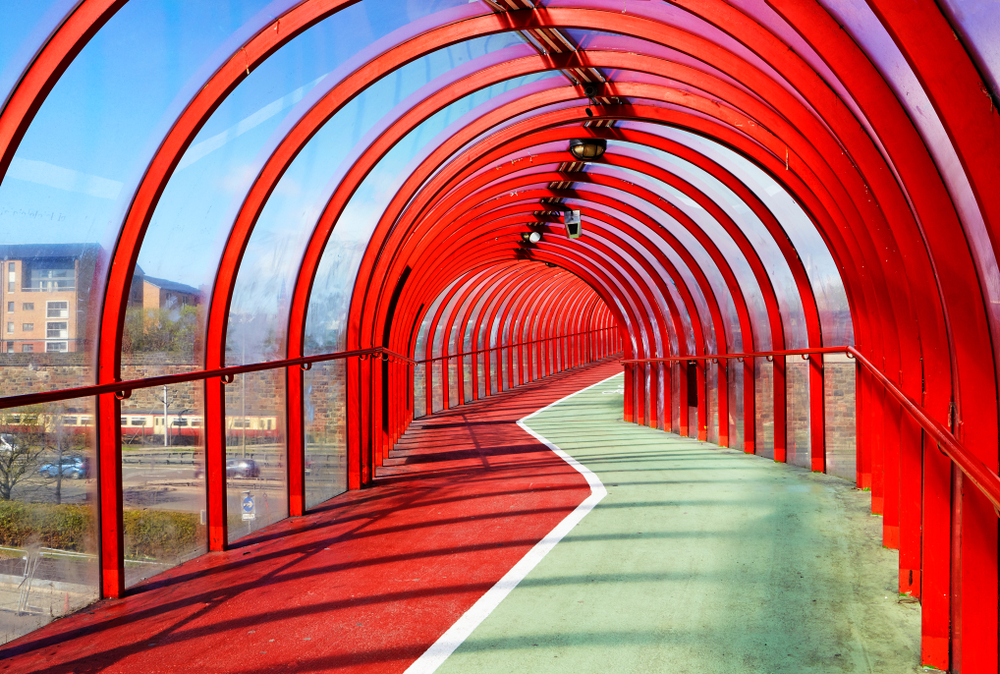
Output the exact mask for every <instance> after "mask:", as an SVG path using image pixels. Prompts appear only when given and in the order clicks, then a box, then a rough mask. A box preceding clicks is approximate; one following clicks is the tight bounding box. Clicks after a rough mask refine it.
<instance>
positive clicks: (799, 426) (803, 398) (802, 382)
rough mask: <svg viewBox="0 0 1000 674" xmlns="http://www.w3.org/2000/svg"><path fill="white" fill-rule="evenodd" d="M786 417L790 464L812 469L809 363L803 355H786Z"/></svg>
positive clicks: (786, 441)
mask: <svg viewBox="0 0 1000 674" xmlns="http://www.w3.org/2000/svg"><path fill="white" fill-rule="evenodd" d="M785 385H786V388H785V390H786V391H787V410H788V412H787V416H786V423H787V426H786V433H785V437H786V439H785V443H786V445H785V446H786V447H787V450H788V454H787V457H786V460H787V462H788V463H791V464H794V465H796V466H802V467H803V468H812V454H811V451H810V443H809V362H808V361H805V360H802V358H801V357H800V356H788V357H786V358H785Z"/></svg>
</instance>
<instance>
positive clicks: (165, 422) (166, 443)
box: [163, 385, 170, 447]
mask: <svg viewBox="0 0 1000 674" xmlns="http://www.w3.org/2000/svg"><path fill="white" fill-rule="evenodd" d="M169 432H170V424H169V423H168V420H167V387H166V385H164V386H163V446H164V447H169V446H170V436H169V435H167V434H168V433H169Z"/></svg>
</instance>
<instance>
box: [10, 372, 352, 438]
mask: <svg viewBox="0 0 1000 674" xmlns="http://www.w3.org/2000/svg"><path fill="white" fill-rule="evenodd" d="M85 357H86V356H85V354H82V353H65V354H55V353H52V354H44V353H34V354H32V353H27V354H20V353H16V354H2V355H0V391H2V395H4V396H12V395H22V394H27V393H38V392H43V391H51V390H54V389H60V388H73V387H78V386H86V385H88V384H92V383H93V381H94V376H93V371H94V370H93V367H92V366H90V365H89V364H86V362H85ZM200 369H201V366H200V365H198V364H194V363H191V362H189V361H185V360H179V359H176V358H173V357H172V356H171V355H170V354H162V353H146V354H134V355H132V356H131V357H130V358H129V360H128V361H127V362H124V363H122V379H123V380H132V379H143V378H146V377H155V376H161V375H169V374H181V373H185V372H192V371H196V370H200ZM343 371H344V366H343V364H340V363H319V364H316V365H315V366H314V367H313V369H312V370H310V371H309V373H308V374H307V375H306V382H307V389H308V386H310V385H311V386H312V393H311V394H310V395H309V398H308V402H307V408H308V410H307V411H308V414H307V431H306V432H307V433H312V434H316V435H318V436H321V437H322V438H323V442H326V443H337V442H342V441H343V440H344V428H343V427H344V409H345V399H344V381H343ZM203 390H204V384H203V382H202V381H191V382H182V383H179V384H171V385H170V386H168V387H167V401H168V413H169V414H177V413H180V412H183V411H185V410H187V411H186V412H185V416H203V411H202V400H203V397H204V395H203ZM244 396H245V410H246V414H247V416H274V417H277V418H278V427H279V428H283V427H284V409H285V375H284V370H283V369H275V370H265V371H262V372H251V373H247V374H245V375H237V376H236V378H235V381H233V383H231V384H228V385H227V386H226V409H227V411H228V413H229V414H230V415H231V416H240V415H242V414H243V410H244ZM92 404H93V401H92V398H82V399H76V400H69V401H67V402H66V403H65V405H66V409H67V410H68V411H73V412H78V413H88V412H91V411H92V409H93V408H92ZM162 411H163V387H162V386H157V387H153V388H142V389H135V390H133V391H132V395H131V397H129V398H127V399H125V400H123V401H122V412H123V413H124V414H128V413H129V412H154V413H162Z"/></svg>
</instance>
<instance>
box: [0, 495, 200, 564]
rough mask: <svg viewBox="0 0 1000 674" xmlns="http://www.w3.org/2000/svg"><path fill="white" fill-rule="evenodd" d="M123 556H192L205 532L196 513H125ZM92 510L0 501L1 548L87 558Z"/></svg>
mask: <svg viewBox="0 0 1000 674" xmlns="http://www.w3.org/2000/svg"><path fill="white" fill-rule="evenodd" d="M123 519H124V524H125V556H126V557H129V558H144V559H164V560H166V559H171V558H175V557H179V556H182V555H186V554H187V553H190V552H192V551H194V550H197V549H198V548H199V547H200V546H201V545H202V541H204V539H205V527H204V526H202V525H201V523H200V521H199V520H200V517H199V515H198V514H197V513H182V512H172V511H167V510H126V511H125V513H124V516H123ZM94 524H95V523H94V512H93V509H92V508H90V507H89V506H85V505H70V504H64V505H54V504H43V503H23V502H20V501H0V545H2V546H8V547H16V548H21V547H24V546H25V545H28V544H29V543H34V544H36V545H41V546H43V547H47V548H56V549H59V550H72V551H76V552H86V551H88V550H92V549H93V548H94V547H95V546H93V545H90V544H89V542H90V541H91V540H93V538H94V536H95V534H96V530H95V528H94Z"/></svg>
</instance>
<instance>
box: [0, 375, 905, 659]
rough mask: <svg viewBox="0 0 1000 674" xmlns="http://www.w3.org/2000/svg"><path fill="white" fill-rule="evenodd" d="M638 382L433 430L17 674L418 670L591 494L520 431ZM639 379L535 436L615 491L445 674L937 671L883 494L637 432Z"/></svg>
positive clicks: (563, 386) (533, 389) (556, 381)
mask: <svg viewBox="0 0 1000 674" xmlns="http://www.w3.org/2000/svg"><path fill="white" fill-rule="evenodd" d="M620 371H621V370H620V365H618V364H617V363H606V364H601V365H596V366H593V367H588V368H582V369H581V370H578V371H574V372H568V373H562V374H560V375H556V376H554V377H552V378H550V379H549V380H546V381H540V382H535V383H533V384H529V385H526V386H524V387H523V388H521V389H519V390H516V391H511V392H508V393H504V394H502V395H499V396H495V397H493V398H490V399H487V400H483V401H480V402H478V403H475V404H472V405H469V406H465V407H461V408H458V409H455V410H450V411H448V412H445V413H442V414H438V415H434V416H432V417H428V418H425V419H421V420H419V421H417V422H415V423H414V424H413V425H412V426H411V428H410V430H409V431H408V432H407V434H406V435H405V436H404V438H403V439H402V440H401V442H400V443H399V444H398V445H397V448H396V450H394V451H393V453H392V456H391V458H390V459H389V460H388V461H387V462H386V464H385V466H383V467H382V468H380V469H379V472H378V479H377V480H376V481H375V484H374V485H373V486H372V487H371V488H370V489H364V490H358V491H352V492H348V493H346V494H343V495H341V496H339V497H337V498H334V499H332V500H330V501H328V502H326V503H324V504H322V505H321V506H319V507H317V508H315V509H313V510H312V511H311V512H310V513H309V514H307V515H306V516H304V517H300V518H291V519H286V520H283V521H281V522H279V523H277V524H275V525H272V526H270V527H266V528H264V529H261V530H260V531H255V532H254V534H253V535H252V536H249V537H247V538H245V539H243V540H241V541H239V542H238V543H237V544H236V545H234V546H233V548H232V549H231V550H228V551H226V552H219V553H211V554H207V555H203V556H200V557H198V558H196V559H193V560H191V561H189V562H186V563H184V564H181V565H179V566H177V567H174V568H173V569H170V570H168V571H166V572H164V573H162V574H160V575H157V576H154V577H153V578H151V579H149V580H147V581H145V582H143V583H140V584H139V585H138V586H136V588H135V589H134V590H133V591H132V592H131V593H130V594H129V596H127V597H125V598H124V599H117V600H105V601H100V602H97V603H95V604H93V605H91V606H89V607H87V608H86V609H84V610H82V611H79V612H77V613H75V614H72V615H70V616H67V617H64V618H60V619H57V620H55V621H53V622H51V623H50V624H48V625H46V626H44V627H42V628H41V629H38V630H36V631H34V632H32V633H30V634H27V635H25V636H23V637H21V638H20V639H16V640H14V641H12V642H10V643H8V644H4V645H0V672H3V673H7V672H10V673H15V672H16V673H21V672H25V673H27V672H31V673H32V674H68V673H69V672H76V673H77V674H79V673H80V672H109V673H110V672H122V673H129V672H138V671H141V672H148V673H150V674H155V673H157V672H191V671H198V672H201V671H206V672H219V673H221V672H227V673H232V674H265V673H271V672H288V673H295V674H307V673H313V672H327V671H337V672H356V673H358V674H362V673H364V674H368V673H376V672H377V673H378V674H382V673H383V672H404V671H405V670H407V668H409V667H411V666H413V668H414V670H416V667H417V666H418V665H419V664H420V662H421V661H422V660H421V658H422V654H424V653H425V652H427V651H428V649H432V648H433V645H434V644H435V642H437V641H438V640H439V638H441V637H442V635H443V634H446V633H447V631H448V630H449V629H450V628H452V626H453V625H455V624H456V621H457V622H458V623H462V622H463V621H464V620H465V619H466V616H468V615H470V609H472V610H475V607H476V606H479V605H480V602H481V601H483V600H482V598H483V597H484V596H489V593H490V592H492V590H491V588H495V587H497V584H498V582H499V581H501V579H502V578H504V577H505V575H506V574H508V572H509V571H510V570H511V569H512V568H513V567H520V565H521V564H522V563H523V562H522V560H524V559H525V557H526V556H528V557H530V556H531V555H532V554H533V553H534V551H535V550H537V549H538V548H537V546H538V545H540V544H541V545H544V544H545V541H547V540H549V539H551V538H552V534H551V532H552V531H553V530H554V529H558V528H559V527H562V526H563V524H562V523H564V522H565V521H566V519H567V518H568V517H573V516H574V514H575V513H578V512H579V510H578V508H579V507H580V506H581V504H584V505H585V504H587V503H588V502H589V501H590V500H592V499H591V498H590V497H589V496H588V495H589V494H590V493H591V489H590V487H589V486H588V483H587V482H586V480H585V479H584V476H583V475H581V474H580V473H579V472H577V471H576V470H575V469H574V468H572V467H571V466H570V465H569V464H567V463H566V462H565V461H564V460H563V459H561V458H559V457H558V456H556V455H555V454H554V453H553V452H551V451H550V450H549V449H547V448H546V447H545V445H543V444H541V443H539V442H538V441H537V440H536V439H535V438H532V437H531V436H530V435H528V434H527V433H526V432H525V431H524V430H522V429H521V428H520V427H518V426H517V425H516V423H515V422H516V421H517V420H518V419H521V418H523V417H525V416H526V415H529V414H531V413H533V412H535V411H536V410H538V409H540V408H542V407H545V406H546V405H549V404H550V403H552V402H554V401H556V400H558V399H560V398H562V397H563V396H566V395H568V394H570V393H572V392H574V391H579V390H580V389H582V388H584V387H585V386H588V385H590V384H593V383H595V382H602V381H604V380H605V379H606V378H607V377H609V376H610V375H612V374H615V373H616V372H620ZM619 386H620V377H618V378H613V379H610V380H607V381H605V382H604V383H603V384H598V385H597V386H596V387H594V388H592V389H590V390H588V391H586V392H584V393H581V394H579V395H576V396H575V397H573V398H571V399H569V400H567V401H566V402H563V403H560V404H557V405H556V406H555V407H552V408H550V409H549V410H547V411H545V412H543V413H541V414H539V415H537V416H535V417H533V418H532V419H531V420H530V425H531V427H532V428H533V429H534V430H535V431H536V432H537V433H540V434H542V435H544V436H546V437H547V438H548V439H549V440H550V441H551V442H554V443H556V444H558V445H559V446H561V447H563V448H564V449H565V450H566V451H568V452H569V453H570V454H572V455H573V456H575V457H576V458H577V459H578V460H579V461H581V462H582V463H584V464H586V465H587V466H589V467H590V468H591V469H592V470H593V471H594V472H596V473H597V475H598V476H599V477H600V479H601V480H602V481H603V482H604V484H605V485H606V487H607V490H608V494H607V496H606V497H605V498H604V499H603V501H601V502H600V503H598V504H597V507H596V508H595V509H594V510H592V511H591V512H590V513H589V514H588V515H587V516H586V517H585V518H583V519H582V521H581V522H580V523H579V524H578V525H577V526H576V527H575V528H573V529H571V530H570V531H569V533H568V535H566V537H565V538H563V539H562V541H561V542H559V543H558V544H556V545H555V546H554V548H552V550H551V551H550V552H549V554H548V555H547V556H546V557H544V558H542V559H541V561H540V563H538V565H537V566H536V567H534V569H533V570H532V571H530V573H528V575H527V576H526V577H525V578H524V580H523V581H522V582H521V584H520V585H518V586H517V587H516V588H514V589H513V591H512V592H511V593H510V594H509V595H508V596H507V597H506V598H505V599H504V600H503V601H502V602H500V603H499V605H498V606H497V608H496V609H495V610H494V611H493V612H492V614H490V615H489V616H488V617H486V619H485V621H483V622H482V623H481V624H480V625H479V627H478V628H477V629H475V630H474V631H472V633H471V635H470V636H469V637H468V638H467V639H466V640H465V641H464V643H462V644H461V645H460V646H459V647H458V649H457V651H456V652H454V653H453V654H452V655H451V657H450V658H449V659H447V660H446V661H445V662H444V664H443V665H442V667H441V668H440V669H439V670H438V671H440V672H462V673H463V674H474V673H476V672H486V671H489V672H491V673H492V672H519V673H520V672H546V673H548V672H562V671H566V672H569V671H572V672H573V673H574V674H578V673H579V674H585V673H588V672H593V673H598V672H600V673H604V672H615V673H618V672H644V673H646V672H669V673H671V674H674V673H683V672H698V673H699V674H701V673H703V672H737V673H743V672H748V673H758V672H759V673H773V674H776V673H778V672H796V673H798V672H839V671H849V672H855V671H857V672H879V673H880V674H894V673H895V672H909V671H913V670H914V669H915V668H916V665H917V658H918V639H919V608H918V607H917V606H916V605H912V604H900V603H898V601H897V597H896V595H895V592H894V581H895V576H896V571H895V564H896V555H895V553H893V552H891V551H887V550H884V549H882V548H881V547H880V544H879V540H880V537H879V535H878V534H879V527H880V524H881V521H880V520H879V519H878V518H874V517H871V516H870V515H868V514H867V512H868V507H869V502H868V498H867V494H864V493H862V492H858V491H856V490H855V489H853V488H852V486H851V485H850V484H848V483H846V482H844V481H842V480H838V479H836V478H830V477H826V476H823V475H813V474H810V473H808V472H805V471H803V470H800V469H795V468H791V467H789V466H784V465H777V464H775V463H773V462H772V461H768V460H764V459H761V458H757V457H752V456H746V455H743V454H741V453H739V452H733V451H729V450H723V449H719V448H717V447H713V446H711V445H708V444H705V443H698V442H695V441H691V440H686V439H679V438H677V437H676V436H670V435H667V434H664V433H662V432H660V431H655V430H652V429H645V428H639V427H637V426H634V425H631V424H625V423H623V422H621V421H620V414H621V404H622V398H621V395H620V394H619V393H617V391H618V390H620V389H619ZM71 599H72V598H71ZM63 602H64V605H65V602H66V597H65V594H64V597H63ZM33 605H37V606H41V604H33ZM415 661H416V665H414V662H415ZM425 671H426V670H425Z"/></svg>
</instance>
